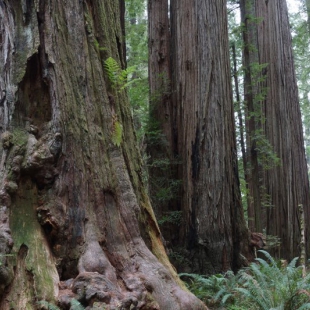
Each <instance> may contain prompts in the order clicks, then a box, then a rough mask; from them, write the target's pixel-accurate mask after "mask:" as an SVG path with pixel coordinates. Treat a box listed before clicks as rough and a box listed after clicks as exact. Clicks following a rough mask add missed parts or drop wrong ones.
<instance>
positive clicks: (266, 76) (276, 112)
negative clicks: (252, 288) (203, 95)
mask: <svg viewBox="0 0 310 310" xmlns="http://www.w3.org/2000/svg"><path fill="white" fill-rule="evenodd" d="M240 4H241V11H242V18H243V19H242V22H243V23H244V25H245V31H244V32H245V36H244V38H245V52H244V58H245V67H246V75H245V80H246V82H245V83H246V85H249V87H248V88H246V96H245V99H246V105H247V106H248V111H250V112H251V108H252V112H254V113H255V117H256V118H257V117H258V118H259V121H256V123H255V126H257V127H256V128H255V131H253V130H252V129H251V128H253V127H250V126H248V128H247V130H248V134H249V136H250V137H249V138H250V139H249V141H250V142H251V141H254V142H255V143H253V144H252V145H251V148H249V149H248V154H247V156H248V160H249V162H248V164H249V165H250V169H251V171H252V176H253V177H252V178H251V179H250V180H249V182H250V183H251V184H250V186H249V187H250V188H256V189H257V191H260V197H259V198H260V201H262V200H263V199H262V197H263V198H264V199H265V200H266V201H267V202H268V205H269V206H268V207H265V208H262V207H261V206H260V205H259V204H258V203H257V201H256V202H254V204H255V205H256V206H257V207H256V208H255V212H253V213H254V214H256V215H257V216H256V215H255V218H254V219H255V222H256V223H255V224H254V226H256V227H257V228H258V229H263V228H266V230H267V234H270V235H273V236H277V237H279V238H280V239H281V246H280V248H279V251H277V254H279V255H280V256H282V257H285V258H288V259H290V258H293V257H296V256H299V255H300V249H299V242H300V218H299V211H298V206H299V205H300V204H301V205H303V207H304V209H305V220H306V223H309V220H310V208H309V207H310V204H309V203H310V196H309V195H310V193H309V180H308V174H307V163H306V158H305V150H304V140H303V130H302V122H301V113H300V107H299V99H298V89H297V83H296V77H295V71H294V61H293V54H292V43H291V33H290V26H289V20H288V11H287V5H286V1H285V0H275V1H255V0H243V1H241V2H240ZM254 65H256V68H257V67H258V68H260V69H261V71H260V72H259V74H257V72H256V78H255V79H252V80H251V77H253V76H254V72H253V67H254ZM255 97H256V98H259V100H257V99H256V101H255V102H254V101H253V98H255ZM251 100H252V101H251ZM254 105H256V109H255V108H253V106H254ZM252 115H253V114H252ZM253 123H254V121H253V122H252V124H253ZM248 125H250V122H248ZM254 132H256V133H257V132H258V133H259V137H258V136H253V135H252V134H253V133H254ZM262 136H263V139H261V137H262ZM254 156H256V159H255V158H254ZM275 157H277V158H278V160H276V161H279V163H275V162H274V163H272V162H273V161H274V159H276V158H275ZM252 163H255V165H260V167H259V169H258V170H257V166H256V167H255V165H253V164H252ZM266 164H267V165H266ZM255 174H256V175H257V176H258V177H259V180H258V179H257V178H255V177H254V175H255ZM258 181H259V182H260V184H258ZM252 197H253V199H254V200H255V199H256V197H257V195H256V196H255V195H254V194H253V195H252ZM259 208H260V209H259ZM262 215H263V216H262ZM306 226H307V224H306ZM307 242H308V241H307ZM308 249H309V244H308Z"/></svg>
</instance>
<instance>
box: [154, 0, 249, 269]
mask: <svg viewBox="0 0 310 310" xmlns="http://www.w3.org/2000/svg"><path fill="white" fill-rule="evenodd" d="M151 3H152V6H153V5H154V4H153V1H152V2H151ZM156 3H158V2H156ZM154 14H155V13H154ZM157 14H158V16H160V13H159V12H158V13H157ZM151 17H152V15H151ZM155 18H156V15H154V19H155ZM164 18H166V17H164ZM170 18H171V19H170V29H171V31H170V36H171V39H170V40H171V45H170V46H171V52H170V53H171V63H169V61H168V62H166V63H165V62H164V63H163V68H161V67H160V64H161V63H160V58H159V57H158V55H155V56H153V58H152V59H151V66H150V70H151V77H152V79H153V80H155V79H156V75H160V74H161V73H162V72H171V80H172V82H171V100H172V110H171V109H170V110H169V113H168V117H167V119H165V120H163V117H164V115H163V111H164V109H165V108H166V107H167V106H164V101H163V100H161V101H160V104H161V106H160V107H159V110H158V113H159V116H158V117H157V121H158V122H159V123H160V124H161V126H162V127H161V128H162V130H163V133H164V134H165V136H166V138H167V140H168V146H167V148H168V151H167V153H168V154H171V153H172V154H173V155H176V156H177V158H178V160H179V161H180V164H179V165H178V171H177V174H176V177H175V179H177V180H181V181H182V189H181V194H180V196H181V197H180V199H179V200H178V202H177V205H178V207H179V209H180V210H181V211H182V215H183V221H182V223H181V225H180V227H178V228H177V229H175V231H174V235H175V236H176V238H175V239H176V240H177V243H174V244H173V245H174V246H175V247H176V246H178V250H179V251H181V252H182V253H181V254H183V256H184V257H185V258H186V259H185V261H183V262H182V264H180V265H179V267H180V268H181V269H182V270H187V271H188V270H191V271H192V272H196V273H214V272H219V271H223V270H227V269H230V268H236V267H237V266H240V265H241V260H240V254H241V252H242V251H247V250H246V247H247V246H246V245H247V243H248V234H247V229H246V227H245V222H244V218H243V210H242V206H241V202H240V192H239V183H238V171H237V162H236V143H235V135H234V118H233V109H232V106H233V105H232V92H231V85H230V78H229V76H230V69H229V57H228V34H227V17H226V4H225V1H218V0H217V1H207V2H205V1H200V0H197V1H194V2H189V1H185V0H180V1H171V12H170ZM154 32H155V31H154ZM154 32H152V30H151V33H154ZM164 34H165V33H164ZM156 35H157V41H155V42H165V40H162V41H160V34H159V33H158V32H157V34H156V32H155V33H154V36H155V37H156ZM152 43H153V41H152V39H151V47H152ZM158 50H159V49H158ZM151 51H152V49H151ZM152 55H153V54H152V53H151V56H152ZM164 59H167V57H164ZM169 65H170V66H171V69H170V68H169V67H168V66H169ZM153 68H154V72H153V71H152V70H153ZM154 89H155V91H157V92H158V91H160V88H159V87H158V86H155V87H154ZM170 106H171V104H170V101H169V107H170ZM155 116H156V115H155ZM167 124H168V125H169V126H167ZM168 239H169V238H168ZM172 243H173V242H172ZM174 249H175V248H174ZM178 254H179V253H178ZM243 254H245V255H246V253H245V252H243Z"/></svg>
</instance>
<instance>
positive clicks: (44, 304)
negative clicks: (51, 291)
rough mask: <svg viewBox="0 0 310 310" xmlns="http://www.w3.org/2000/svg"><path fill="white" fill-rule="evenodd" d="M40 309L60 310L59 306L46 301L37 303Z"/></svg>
mask: <svg viewBox="0 0 310 310" xmlns="http://www.w3.org/2000/svg"><path fill="white" fill-rule="evenodd" d="M37 304H38V306H39V309H47V310H60V309H59V308H58V307H57V306H55V305H53V304H51V303H49V302H48V301H46V300H41V301H38V302H37Z"/></svg>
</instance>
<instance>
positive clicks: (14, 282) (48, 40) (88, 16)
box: [0, 0, 206, 309]
mask: <svg viewBox="0 0 310 310" xmlns="http://www.w3.org/2000/svg"><path fill="white" fill-rule="evenodd" d="M121 2H122V1H121ZM121 2H119V1H114V0H104V1H98V0H85V1H78V0H72V1H59V0H51V1H45V0H39V1H19V0H16V1H9V0H7V1H0V16H1V18H0V70H1V76H0V90H1V95H2V97H1V101H0V102H1V104H0V124H1V128H0V130H1V140H2V143H1V147H0V156H1V164H0V182H1V183H0V187H1V188H0V227H1V230H0V253H1V254H2V255H3V254H8V255H12V256H1V266H0V308H1V309H36V308H40V307H41V308H44V309H46V307H47V306H46V303H47V302H49V303H52V304H56V303H57V305H58V306H59V307H60V308H62V309H68V308H69V304H70V302H72V300H73V299H77V300H79V301H80V302H81V303H82V304H83V305H84V306H85V307H86V306H93V307H94V308H95V307H97V308H100V309H102V308H105V307H107V308H109V309H110V308H111V309H116V307H117V308H119V307H121V308H122V309H133V308H135V309H206V307H205V306H204V305H203V304H202V303H201V302H200V301H199V300H198V299H197V298H196V297H194V296H193V295H192V294H190V293H189V292H187V291H186V290H184V288H182V284H181V282H180V281H179V279H178V278H177V275H176V274H175V272H174V270H173V268H172V267H171V265H170V263H169V261H168V259H167V257H166V254H165V251H164V248H163V246H162V243H161V241H160V239H161V236H160V232H159V229H158V226H157V223H156V220H155V218H154V215H153V211H152V208H151V206H150V203H149V200H148V197H147V195H146V192H145V189H144V185H143V183H142V177H141V170H140V169H141V168H140V159H139V155H138V151H137V147H136V142H135V137H134V132H133V126H132V119H131V112H130V109H129V106H128V102H127V98H126V96H125V94H124V91H122V89H121V87H120V85H119V83H118V82H116V81H117V77H118V75H119V74H120V70H121V69H123V68H124V54H123V51H124V49H123V44H124V42H123V32H122V27H121V14H120V8H123V6H121V7H120V3H121ZM121 10H122V11H123V9H121ZM108 57H112V58H113V59H114V62H113V61H111V58H110V65H109V64H108V63H105V64H104V61H106V60H107V59H108ZM115 63H117V64H118V65H115ZM104 68H105V69H104ZM113 76H114V78H115V79H116V81H115V79H113ZM40 305H41V306H40Z"/></svg>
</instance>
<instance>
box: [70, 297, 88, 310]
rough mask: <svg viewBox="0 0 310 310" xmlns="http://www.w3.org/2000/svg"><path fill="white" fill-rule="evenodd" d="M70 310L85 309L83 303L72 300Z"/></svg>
mask: <svg viewBox="0 0 310 310" xmlns="http://www.w3.org/2000/svg"><path fill="white" fill-rule="evenodd" d="M70 305H71V307H70V310H84V309H85V308H84V307H83V306H82V305H81V303H80V302H79V301H78V300H76V299H74V298H73V299H71V301H70Z"/></svg>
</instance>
